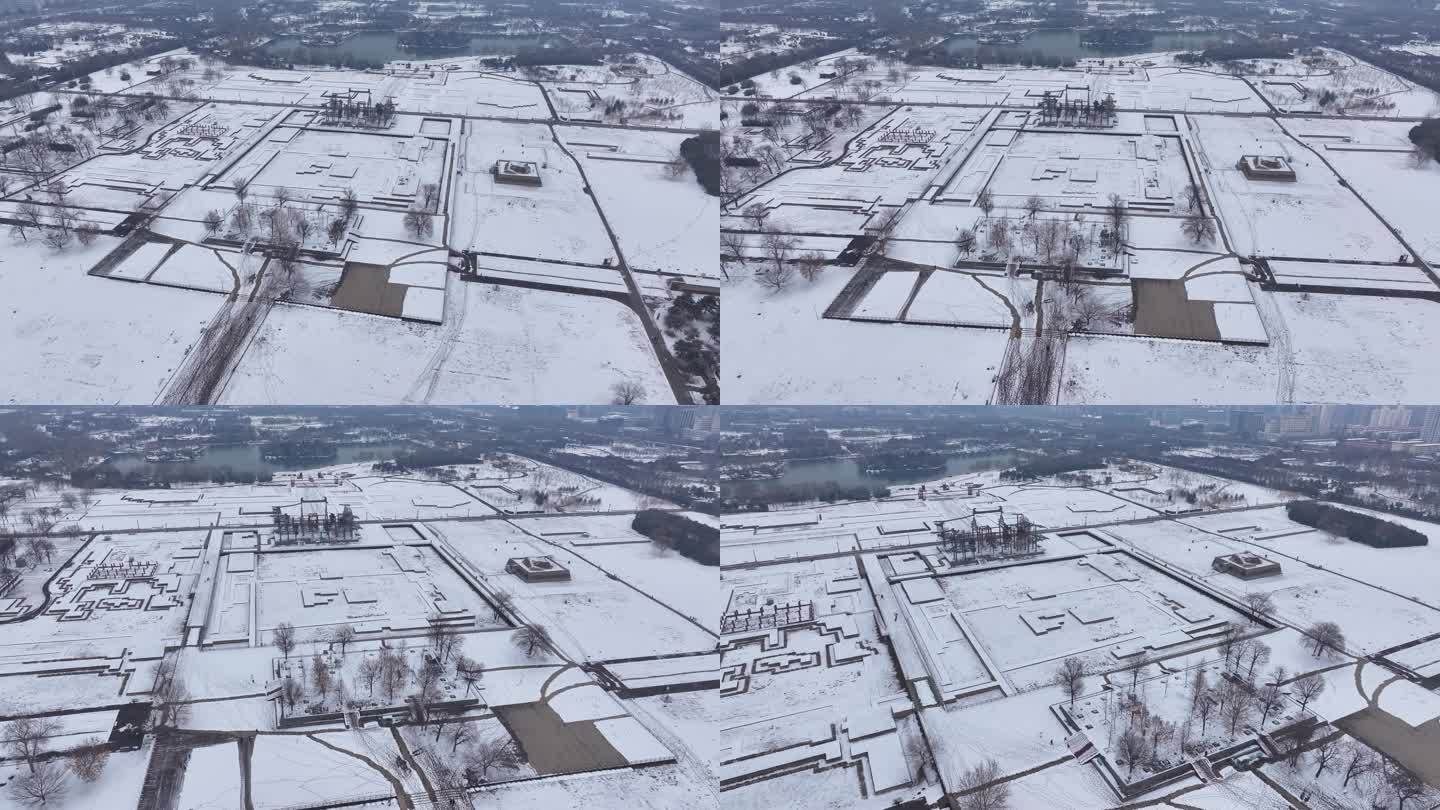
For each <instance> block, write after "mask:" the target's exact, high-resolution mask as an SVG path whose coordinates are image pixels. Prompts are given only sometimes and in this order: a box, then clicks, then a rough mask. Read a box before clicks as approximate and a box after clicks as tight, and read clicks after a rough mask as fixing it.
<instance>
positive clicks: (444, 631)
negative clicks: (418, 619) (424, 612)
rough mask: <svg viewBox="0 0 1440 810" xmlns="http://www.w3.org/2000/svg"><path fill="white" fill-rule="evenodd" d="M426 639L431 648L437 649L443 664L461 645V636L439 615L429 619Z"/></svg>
mask: <svg viewBox="0 0 1440 810" xmlns="http://www.w3.org/2000/svg"><path fill="white" fill-rule="evenodd" d="M425 637H426V639H427V640H428V641H429V642H430V646H431V647H433V648H434V649H435V652H436V654H438V655H439V656H440V662H441V663H442V664H443V663H445V662H447V661H449V660H450V656H451V655H453V654H454V652H455V648H456V647H458V646H459V645H460V635H459V634H458V633H457V632H456V631H455V628H454V627H453V626H452V625H450V624H448V623H446V621H445V618H444V617H443V616H441V615H439V614H438V613H437V614H435V615H432V616H431V617H430V618H429V619H428V624H427V625H426V628H425Z"/></svg>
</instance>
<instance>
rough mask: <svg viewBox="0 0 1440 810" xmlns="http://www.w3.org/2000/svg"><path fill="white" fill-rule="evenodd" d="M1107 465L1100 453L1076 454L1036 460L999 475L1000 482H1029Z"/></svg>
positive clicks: (1018, 465)
mask: <svg viewBox="0 0 1440 810" xmlns="http://www.w3.org/2000/svg"><path fill="white" fill-rule="evenodd" d="M1107 463H1108V460H1107V459H1106V457H1105V456H1104V455H1103V454H1100V453H1076V454H1075V455H1071V456H1056V457H1054V458H1037V459H1034V460H1032V461H1027V462H1025V463H1024V464H1017V465H1016V466H1014V467H1011V468H1010V469H1008V470H1004V471H1002V472H1001V473H1000V480H1001V481H1029V480H1032V479H1035V478H1047V477H1049V476H1052V475H1060V474H1061V473H1068V472H1077V471H1079V470H1089V469H1094V468H1096V467H1104V466H1105V465H1106V464H1107Z"/></svg>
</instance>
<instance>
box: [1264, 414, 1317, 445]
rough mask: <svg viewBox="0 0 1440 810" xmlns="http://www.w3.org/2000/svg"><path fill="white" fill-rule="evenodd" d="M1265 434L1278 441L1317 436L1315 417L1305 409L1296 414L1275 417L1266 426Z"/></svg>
mask: <svg viewBox="0 0 1440 810" xmlns="http://www.w3.org/2000/svg"><path fill="white" fill-rule="evenodd" d="M1265 433H1266V434H1267V435H1269V436H1270V437H1272V438H1276V439H1291V438H1296V437H1300V436H1313V435H1315V415H1314V414H1313V413H1311V412H1310V409H1309V408H1305V409H1303V410H1301V411H1298V412H1296V413H1284V414H1280V415H1279V416H1277V417H1275V418H1274V419H1273V420H1271V421H1270V422H1269V423H1268V424H1266V426H1265Z"/></svg>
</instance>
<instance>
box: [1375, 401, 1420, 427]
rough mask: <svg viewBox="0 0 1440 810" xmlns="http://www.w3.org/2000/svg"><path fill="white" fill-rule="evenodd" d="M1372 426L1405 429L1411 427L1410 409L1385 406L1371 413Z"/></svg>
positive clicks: (1401, 406)
mask: <svg viewBox="0 0 1440 810" xmlns="http://www.w3.org/2000/svg"><path fill="white" fill-rule="evenodd" d="M1370 426H1371V427H1378V428H1403V427H1409V426H1410V409H1409V408H1407V407H1405V406H1404V405H1396V406H1393V407H1391V406H1384V407H1380V408H1376V409H1375V410H1373V411H1371V412H1370Z"/></svg>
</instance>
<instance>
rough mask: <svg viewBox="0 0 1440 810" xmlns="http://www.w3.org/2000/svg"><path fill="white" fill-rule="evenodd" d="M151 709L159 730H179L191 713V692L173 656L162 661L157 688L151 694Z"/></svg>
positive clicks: (156, 681)
mask: <svg viewBox="0 0 1440 810" xmlns="http://www.w3.org/2000/svg"><path fill="white" fill-rule="evenodd" d="M150 708H151V711H152V712H153V713H154V714H153V719H154V724H155V726H156V727H157V728H178V727H179V726H180V724H181V722H183V721H184V719H185V718H186V717H187V716H188V715H189V712H190V690H189V688H188V687H186V685H185V679H184V678H183V677H182V676H181V674H180V668H179V666H178V662H177V661H176V659H175V658H174V657H173V656H167V657H165V658H163V659H161V661H160V666H159V667H158V668H157V669H156V672H155V686H154V688H153V689H152V690H151V692H150Z"/></svg>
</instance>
